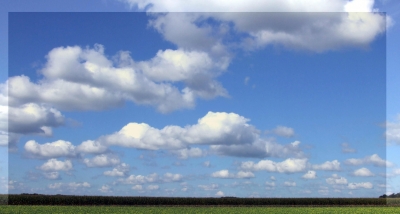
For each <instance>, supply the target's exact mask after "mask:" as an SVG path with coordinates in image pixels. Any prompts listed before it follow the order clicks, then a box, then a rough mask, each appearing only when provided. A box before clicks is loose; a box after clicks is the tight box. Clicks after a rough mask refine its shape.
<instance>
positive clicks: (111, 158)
mask: <svg viewBox="0 0 400 214" xmlns="http://www.w3.org/2000/svg"><path fill="white" fill-rule="evenodd" d="M120 162H121V161H120V159H119V158H118V157H117V156H115V155H112V154H101V155H96V156H94V157H93V158H92V159H89V158H85V159H84V160H83V163H84V164H85V165H86V166H87V167H108V166H115V165H117V164H119V163H120Z"/></svg>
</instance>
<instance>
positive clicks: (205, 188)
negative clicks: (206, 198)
mask: <svg viewBox="0 0 400 214" xmlns="http://www.w3.org/2000/svg"><path fill="white" fill-rule="evenodd" d="M198 187H199V188H201V189H203V190H215V189H218V187H219V186H218V184H209V185H198Z"/></svg>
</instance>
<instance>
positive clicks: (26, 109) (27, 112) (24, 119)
mask: <svg viewBox="0 0 400 214" xmlns="http://www.w3.org/2000/svg"><path fill="white" fill-rule="evenodd" d="M0 109H1V110H0V112H1V113H0V114H2V116H0V119H1V120H2V122H1V123H0V129H1V130H4V131H8V132H12V133H17V134H41V135H45V136H51V134H52V131H51V127H58V126H61V125H63V124H64V116H63V115H62V114H61V113H60V112H59V111H58V110H56V109H54V108H51V107H48V106H45V105H38V104H36V103H27V104H24V105H21V106H18V107H12V106H10V107H8V106H7V107H6V106H0ZM5 109H6V110H5ZM7 110H8V111H7ZM7 112H8V115H7V116H6V117H5V116H3V114H4V113H7ZM6 118H8V123H5V122H3V120H4V121H7V119H6Z"/></svg>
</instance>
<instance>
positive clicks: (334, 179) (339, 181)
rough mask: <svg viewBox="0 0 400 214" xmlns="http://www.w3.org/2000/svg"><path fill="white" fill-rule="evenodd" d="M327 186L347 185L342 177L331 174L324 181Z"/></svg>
mask: <svg viewBox="0 0 400 214" xmlns="http://www.w3.org/2000/svg"><path fill="white" fill-rule="evenodd" d="M325 181H326V183H327V184H331V185H343V184H347V179H346V178H344V177H340V176H339V175H337V174H333V175H332V176H331V177H329V178H327V179H325Z"/></svg>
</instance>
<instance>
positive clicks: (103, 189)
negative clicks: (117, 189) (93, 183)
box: [98, 185, 112, 193]
mask: <svg viewBox="0 0 400 214" xmlns="http://www.w3.org/2000/svg"><path fill="white" fill-rule="evenodd" d="M111 189H112V188H111V187H110V186H108V185H103V186H101V188H100V189H98V190H99V191H100V192H103V193H108V192H111Z"/></svg>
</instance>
